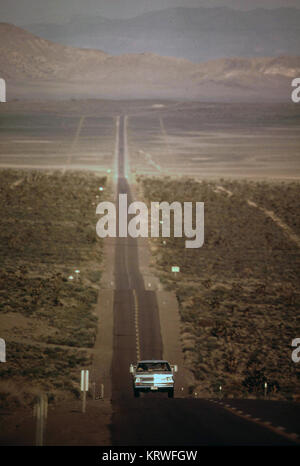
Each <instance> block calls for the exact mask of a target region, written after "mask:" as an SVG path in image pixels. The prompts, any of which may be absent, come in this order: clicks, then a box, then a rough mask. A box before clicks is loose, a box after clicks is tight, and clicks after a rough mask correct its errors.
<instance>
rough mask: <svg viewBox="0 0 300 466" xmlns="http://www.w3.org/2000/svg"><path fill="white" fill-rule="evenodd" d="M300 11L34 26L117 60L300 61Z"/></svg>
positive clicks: (209, 11)
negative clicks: (144, 56)
mask: <svg viewBox="0 0 300 466" xmlns="http://www.w3.org/2000/svg"><path fill="white" fill-rule="evenodd" d="M299 24H300V9H297V8H278V9H273V10H266V9H263V8H258V9H254V10H250V11H240V10H234V9H231V8H227V7H215V8H205V7H199V8H185V7H176V8H168V9H166V10H162V11H154V12H148V13H144V14H143V15H140V16H137V17H135V18H131V19H122V20H120V19H107V18H103V17H101V16H92V17H89V16H88V14H87V16H74V17H73V18H72V19H71V20H70V21H68V22H67V23H66V24H63V25H61V24H60V25H58V24H47V23H41V24H28V25H26V26H25V27H26V29H28V30H29V31H30V32H32V33H34V34H37V35H39V36H41V37H44V38H46V39H49V40H52V41H56V42H59V43H63V44H65V45H71V46H74V47H87V48H95V49H101V50H105V51H106V52H107V53H109V54H112V55H120V54H124V53H142V52H153V53H156V54H158V55H163V56H174V57H182V58H186V59H189V60H191V61H194V62H200V61H204V60H205V61H207V60H211V59H217V58H225V57H236V56H238V57H244V58H250V57H264V56H278V55H298V54H299V50H300V33H299Z"/></svg>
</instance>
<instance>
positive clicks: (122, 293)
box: [111, 116, 299, 446]
mask: <svg viewBox="0 0 300 466" xmlns="http://www.w3.org/2000/svg"><path fill="white" fill-rule="evenodd" d="M118 141H119V142H118V144H119V145H118V182H117V190H116V194H117V196H118V195H119V194H127V196H128V202H129V203H130V202H132V200H133V199H132V194H131V190H130V186H129V184H128V179H129V178H130V177H128V176H127V174H126V170H127V168H126V167H127V163H126V156H127V146H126V144H127V135H126V118H125V117H124V116H121V117H120V123H119V137H118ZM117 205H118V203H117ZM135 296H136V298H135ZM135 299H137V305H138V318H137V317H136V311H135V308H136V305H135ZM162 351H163V346H162V339H161V333H160V322H159V314H158V307H157V301H156V294H155V292H154V291H148V290H145V287H144V281H143V277H142V275H141V273H140V270H139V258H138V245H137V239H134V238H131V237H128V238H116V249H115V292H114V344H113V361H112V404H113V418H112V427H111V429H112V444H113V445H114V446H121V445H135V446H136V445H165V446H167V445H199V446H200V445H292V444H295V443H294V442H293V440H292V438H289V437H288V436H285V434H280V433H279V429H278V431H277V432H276V429H274V430H272V429H273V428H272V426H269V427H268V428H267V427H265V426H263V425H262V422H260V420H259V419H258V418H251V419H252V420H248V419H246V416H245V417H244V416H243V415H242V414H241V412H240V413H236V412H234V401H232V400H230V401H231V405H232V406H233V409H230V408H228V407H225V406H223V405H222V404H219V403H216V402H213V401H211V400H204V399H194V398H186V399H184V398H177V399H169V398H168V397H167V396H166V394H161V393H154V394H145V395H142V396H141V398H139V399H136V398H134V396H133V390H132V385H131V378H130V374H129V365H130V363H134V362H136V360H137V358H138V356H140V358H141V359H151V358H162ZM174 362H175V361H174ZM179 370H180V368H179ZM253 401H254V400H244V402H245V403H244V406H243V409H244V410H245V412H247V409H248V405H249V407H251V403H252V407H253ZM273 410H274V403H273V404H268V402H265V403H264V412H265V416H266V417H268V412H269V413H271V412H273ZM293 412H294V414H293ZM287 414H288V418H289V419H290V420H291V422H292V424H295V419H296V418H295V416H296V413H295V408H294V407H293V406H292V405H289V404H285V405H284V409H283V410H282V412H281V416H279V419H277V420H276V422H280V421H281V420H282V421H283V422H284V421H285V422H286V415H287ZM298 414H299V413H298ZM256 415H257V414H256ZM293 421H294V422H293ZM281 425H282V424H281Z"/></svg>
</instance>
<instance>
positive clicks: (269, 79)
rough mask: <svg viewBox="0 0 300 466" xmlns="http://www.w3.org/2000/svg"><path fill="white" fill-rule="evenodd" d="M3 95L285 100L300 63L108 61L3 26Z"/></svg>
mask: <svg viewBox="0 0 300 466" xmlns="http://www.w3.org/2000/svg"><path fill="white" fill-rule="evenodd" d="M0 63H1V65H0V66H1V68H0V75H1V77H2V78H4V79H6V81H7V89H8V94H9V92H11V95H12V96H14V97H19V98H24V97H26V98H27V97H28V98H30V97H38V98H71V97H72V98H81V97H91V98H95V97H97V98H98V97H99V98H106V97H107V98H171V99H197V100H201V99H202V100H258V99H259V100H261V99H265V100H287V99H288V101H290V94H291V80H292V79H293V78H295V77H300V57H293V56H292V57H288V56H281V57H268V58H260V57H259V58H251V59H247V58H223V59H219V60H211V61H208V62H203V63H199V64H195V63H193V62H191V61H189V60H186V59H183V58H174V57H161V56H159V55H156V54H154V53H141V54H124V55H120V56H111V55H109V54H107V53H105V52H103V51H100V50H91V49H88V50H87V49H78V48H73V47H68V46H63V45H61V44H56V43H53V42H51V41H48V40H45V39H41V38H39V37H37V36H34V35H32V34H31V33H29V32H27V31H24V30H23V29H21V28H18V27H16V26H13V25H10V24H6V23H0Z"/></svg>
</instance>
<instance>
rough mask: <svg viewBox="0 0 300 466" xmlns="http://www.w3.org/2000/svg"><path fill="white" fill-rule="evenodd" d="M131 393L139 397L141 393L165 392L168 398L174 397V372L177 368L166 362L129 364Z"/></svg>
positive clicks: (150, 361)
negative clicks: (131, 384)
mask: <svg viewBox="0 0 300 466" xmlns="http://www.w3.org/2000/svg"><path fill="white" fill-rule="evenodd" d="M129 371H130V373H131V374H132V383H133V393H134V396H135V397H139V396H140V393H141V392H167V393H168V397H169V398H173V397H174V372H177V366H176V365H174V366H171V365H170V364H169V363H168V361H162V360H147V361H139V362H138V363H137V364H130V369H129Z"/></svg>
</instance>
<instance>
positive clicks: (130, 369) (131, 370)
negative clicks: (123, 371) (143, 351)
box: [129, 364, 133, 374]
mask: <svg viewBox="0 0 300 466" xmlns="http://www.w3.org/2000/svg"><path fill="white" fill-rule="evenodd" d="M129 372H130V374H133V364H130V366H129Z"/></svg>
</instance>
